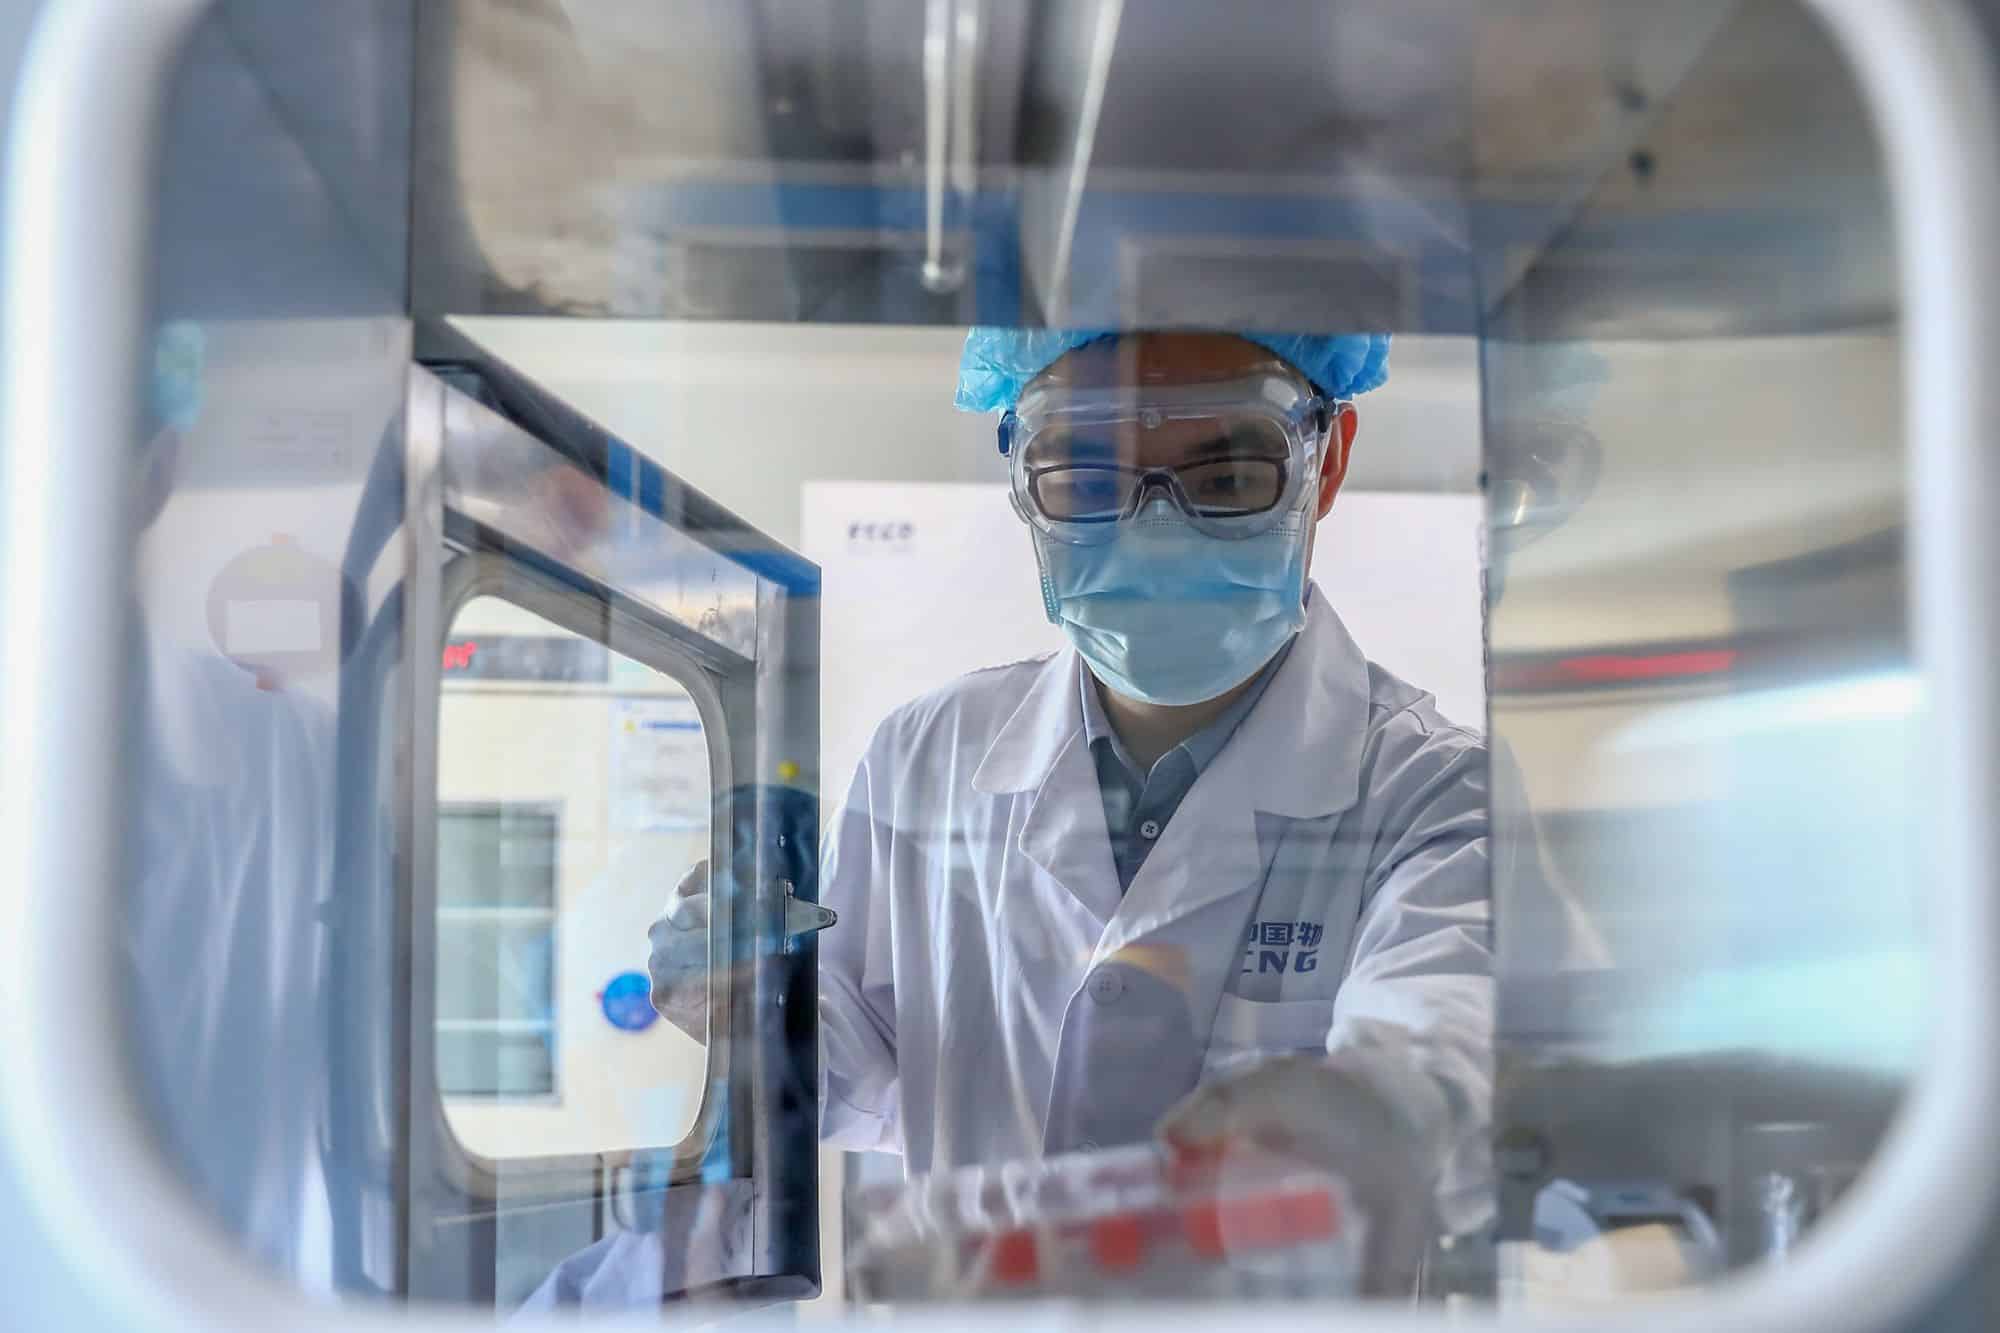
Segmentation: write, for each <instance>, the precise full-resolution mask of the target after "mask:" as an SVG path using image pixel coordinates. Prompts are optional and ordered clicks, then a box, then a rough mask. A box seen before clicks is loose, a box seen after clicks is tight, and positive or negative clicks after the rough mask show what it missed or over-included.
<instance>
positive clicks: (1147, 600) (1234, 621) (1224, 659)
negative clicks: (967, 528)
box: [1034, 498, 1307, 704]
mask: <svg viewBox="0 0 2000 1333" xmlns="http://www.w3.org/2000/svg"><path fill="white" fill-rule="evenodd" d="M1306 531H1307V523H1306V515H1305V514H1304V512H1303V511H1302V512H1299V513H1296V514H1294V515H1292V516H1290V517H1288V518H1287V519H1285V521H1284V522H1282V523H1280V524H1278V525H1277V526H1276V527H1274V528H1272V529H1271V530H1270V531H1268V532H1264V533H1261V534H1259V535H1258V536H1255V537H1246V538H1243V539H1241V540H1230V539H1227V538H1222V537H1211V536H1209V535H1208V534H1206V533H1204V532H1201V531H1199V530H1198V529H1196V528H1195V527H1194V525H1192V524H1191V523H1189V522H1188V521H1187V519H1186V518H1185V517H1184V516H1183V515H1182V514H1181V513H1180V511H1179V510H1177V509H1175V508H1174V507H1173V505H1172V504H1170V503H1169V502H1167V501H1166V500H1165V499H1164V498H1156V499H1155V500H1153V501H1152V502H1151V503H1149V504H1148V505H1147V506H1146V507H1145V508H1144V509H1143V510H1141V511H1140V513H1138V514H1137V515H1135V516H1134V517H1133V519H1132V520H1131V521H1130V522H1128V523H1124V524H1121V525H1120V527H1119V530H1118V535H1117V536H1116V537H1115V538H1113V539H1112V540H1111V541H1108V542H1105V543H1103V544H1101V545H1095V546H1073V545H1069V544H1067V543H1064V542H1059V541H1054V540H1052V539H1050V538H1048V537H1046V536H1044V535H1043V534H1042V533H1041V532H1040V531H1035V533H1034V538H1035V555H1036V559H1037V560H1038V561H1039V563H1040V564H1041V569H1042V605H1043V608H1044V609H1045V610H1046V611H1047V612H1048V616H1049V620H1050V621H1051V622H1052V623H1054V624H1056V625H1059V626H1061V627H1062V631H1063V634H1064V635H1065V636H1067V637H1068V639H1069V641H1070V643H1071V644H1073V645H1074V646H1075V648H1076V650H1077V652H1079V653H1081V654H1082V655H1083V659H1084V661H1086V662H1088V663H1089V664H1090V669H1091V672H1092V673H1093V674H1094V675H1096V677H1097V678H1098V679H1099V680H1100V681H1102V682H1104V684H1105V685H1107V686H1109V687H1110V688H1111V689H1114V690H1116V691H1118V693H1120V694H1122V695H1125V696H1126V697H1128V698H1132V699H1141V700H1144V701H1145V702H1147V703H1155V704H1193V703H1200V702H1202V701H1203V700H1205V699H1213V698H1215V697H1216V696H1217V695H1219V694H1223V693H1225V692H1227V691H1228V690H1230V689H1233V688H1234V687H1235V686H1237V685H1240V684H1242V683H1243V682H1244V681H1246V680H1248V679H1250V677H1252V676H1254V675H1256V674H1257V672H1258V670H1259V669H1260V668H1262V667H1263V665H1264V664H1265V663H1266V662H1268V661H1270V660H1271V659H1272V658H1273V657H1274V656H1276V655H1277V652H1278V650H1279V649H1280V648H1282V647H1284V646H1285V644H1286V643H1287V642H1288V641H1289V640H1290V639H1291V637H1292V636H1293V635H1294V634H1296V633H1298V631H1299V629H1300V628H1301V627H1302V626H1303V625H1304V624H1305V619H1306V608H1305V573H1306Z"/></svg>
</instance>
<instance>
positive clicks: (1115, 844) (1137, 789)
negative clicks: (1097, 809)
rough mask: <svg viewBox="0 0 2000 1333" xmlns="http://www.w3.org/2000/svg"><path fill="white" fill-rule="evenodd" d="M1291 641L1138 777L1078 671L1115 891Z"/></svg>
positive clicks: (1128, 883)
mask: <svg viewBox="0 0 2000 1333" xmlns="http://www.w3.org/2000/svg"><path fill="white" fill-rule="evenodd" d="M1295 642H1297V639H1296V636H1295V637H1294V638H1293V639H1292V641H1291V642H1288V643H1286V644H1285V646H1284V647H1283V648H1280V649H1279V650H1278V652H1277V655H1276V656H1275V657H1273V658H1272V659H1271V660H1270V661H1269V662H1266V663H1265V664H1264V666H1263V667H1262V669H1260V670H1259V671H1258V672H1257V675H1256V678H1255V679H1254V680H1252V681H1251V683H1250V688H1249V689H1247V690H1245V691H1243V693H1242V694H1241V695H1239V696H1237V698H1236V700H1235V702H1233V703H1231V704H1230V705H1229V707H1228V708H1227V709H1225V710H1223V712H1222V713H1221V714H1220V715H1218V716H1217V717H1216V719H1215V720H1214V721H1213V722H1210V723H1209V724H1208V725H1207V726H1205V727H1203V728H1202V729H1201V730H1200V731H1197V732H1196V733H1195V734H1194V735H1192V736H1190V737H1188V738H1187V739H1186V740H1184V741H1182V742H1181V743H1180V744H1179V745H1176V746H1175V747H1174V748H1173V749H1171V750H1169V751H1167V752H1166V753H1165V754H1163V755H1161V756H1160V757H1159V758H1158V759H1157V760H1155V761H1154V763H1153V767H1152V771H1150V772H1148V773H1147V774H1146V775H1145V776H1144V777H1143V778H1142V777H1140V775H1139V765H1138V764H1137V762H1135V761H1134V760H1133V758H1132V755H1131V753H1130V752H1129V751H1128V750H1126V748H1125V743H1124V742H1123V741H1121V740H1119V739H1118V733H1117V732H1116V731H1113V730H1112V728H1111V720H1110V719H1109V718H1107V717H1106V716H1105V715H1104V705H1103V704H1102V703H1101V702H1100V701H1099V700H1098V697H1097V688H1096V681H1095V680H1094V679H1093V678H1092V676H1091V674H1090V668H1089V667H1085V668H1084V669H1083V671H1082V673H1081V674H1082V677H1083V737H1084V740H1085V741H1086V742H1087V743H1088V744H1089V746H1090V755H1091V758H1092V759H1093V760H1094V761H1096V764H1097V789H1098V791H1099V793H1101V794H1102V796H1103V798H1104V828H1105V831H1106V832H1107V833H1109V834H1110V835H1111V860H1112V863H1113V864H1114V865H1115V866H1116V867H1117V868H1118V887H1119V888H1120V890H1124V889H1129V888H1131V887H1132V880H1133V877H1134V876H1136V875H1137V874H1138V873H1139V867H1140V866H1142V865H1144V864H1145V862H1146V854H1147V853H1148V852H1151V851H1152V850H1153V844H1154V843H1156V842H1158V841H1159V839H1160V834H1161V833H1162V832H1164V831H1165V830H1166V827H1167V821H1168V820H1170V819H1172V818H1173V817H1174V811H1176V810H1178V809H1180V804H1181V801H1182V800H1183V799H1184V798H1185V797H1186V796H1187V794H1188V790H1189V789H1190V788H1191V787H1193V786H1194V782H1195V779H1196V778H1198V777H1200V776H1201V773H1202V770H1203V769H1205V768H1207V767H1208V766H1209V764H1210V762H1211V761H1213V760H1214V758H1215V756H1217V755H1218V754H1221V753H1222V747H1223V746H1224V745H1226V744H1228V743H1229V738H1230V737H1231V736H1233V735H1235V734H1236V728H1237V727H1238V726H1240V725H1241V724H1242V722H1243V719H1244V718H1246V717H1248V716H1250V710H1251V709H1252V708H1255V707H1256V706H1257V701H1258V700H1259V699H1261V698H1263V696H1264V689H1265V687H1266V686H1268V685H1269V684H1270V683H1271V677H1273V676H1275V675H1277V674H1278V668H1279V667H1280V666H1283V665H1284V661H1285V658H1286V657H1287V656H1288V655H1289V654H1290V653H1291V651H1292V643H1295Z"/></svg>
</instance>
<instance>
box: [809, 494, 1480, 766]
mask: <svg viewBox="0 0 2000 1333" xmlns="http://www.w3.org/2000/svg"><path fill="white" fill-rule="evenodd" d="M802 490H803V495H802V508H803V513H802V516H801V518H802V522H801V525H800V539H801V540H800V544H801V546H802V548H803V554H805V555H806V557H807V558H809V559H811V560H813V561H814V562H816V563H817V564H818V565H819V566H820V568H821V570H822V572H823V574H822V585H821V604H820V605H821V631H820V746H821V753H820V771H821V774H822V781H823V783H824V794H825V795H826V796H827V797H828V798H829V799H830V800H838V799H840V798H841V797H843V796H844V795H845V794H846V788H847V783H848V780H849V777H850V775H851V774H852V773H853V771H854V766H855V764H856V763H858V762H859V760H860V758H861V752H862V750H863V748H865V746H866V745H867V743H868V737H869V735H870V734H871V733H872V732H873V731H874V728H875V724H876V723H877V722H879V721H880V720H881V719H882V718H883V716H885V715H886V714H887V713H889V712H890V711H891V710H892V709H894V708H895V707H897V706H898V705H899V704H903V703H906V702H908V701H909V700H910V699H913V698H915V697H916V696H918V695H920V694H923V693H924V692H926V691H928V690H932V689H936V688H937V687H938V686H940V685H943V684H945V683H946V682H948V681H950V680H952V679H954V678H956V677H958V676H961V675H963V674H965V673H966V672H968V671H973V670H976V669H978V668H980V667H986V666H995V665H999V664H1001V663H1005V662H1013V661H1018V660H1020V659H1021V658H1024V657H1031V656H1034V655H1036V654H1038V653H1045V652H1050V651H1053V650H1054V649H1057V648H1060V647H1061V646H1062V642H1063V639H1062V635H1061V633H1060V632H1059V631H1058V630H1057V629H1056V628H1055V627H1054V626H1053V625H1051V624H1049V623H1048V620H1047V618H1046V617H1045V616H1044V615H1043V614H1042V599H1041V591H1040V588H1039V586H1038V582H1037V575H1036V572H1035V557H1034V553H1033V548H1032V547H1031V546H1030V544H1029V539H1028V533H1027V529H1026V528H1024V527H1023V526H1022V524H1021V521H1020V519H1019V518H1017V517H1016V516H1015V514H1014V511H1013V509H1012V508H1011V507H1010V506H1009V504H1008V502H1007V488H1006V487H1005V486H1003V485H982V484H945V483H910V482H814V483H809V484H808V485H806V486H805V487H803V488H802ZM1480 519H1481V513H1480V499H1479V497H1478V496H1476V495H1412V494H1392V493H1379V492H1378V493H1370V494H1355V495H1345V496H1342V497H1341V499H1340V501H1339V503H1338V505H1337V506H1336V507H1335V510H1334V512H1333V513H1332V514H1331V515H1329V516H1328V518H1327V520H1326V521H1325V522H1324V523H1322V524H1321V525H1320V528H1319V535H1318V538H1317V539H1316V545H1315V548H1314V552H1313V565H1312V573H1313V577H1314V578H1315V579H1316V580H1317V581H1318V582H1319V585H1320V586H1321V588H1323V589H1325V591H1326V594H1327V597H1328V598H1329V600H1330V601H1331V602H1332V603H1333V606H1334V609H1335V610H1337V611H1338V612H1339V613H1340V616H1341V619H1342V620H1343V621H1344V622H1345V623H1346V625H1347V627H1348V629H1349V630H1350V631H1351V632H1352V633H1353V635H1354V637H1355V640H1356V642H1358V643H1359V644H1360V645H1361V648H1362V651H1363V652H1365V653H1367V654H1368V656H1369V657H1370V658H1371V659H1373V660H1374V661H1376V662H1379V663H1380V664H1381V665H1382V666H1384V667H1386V668H1387V669H1388V670H1390V671H1392V672H1394V673H1395V674H1396V675H1398V676H1401V677H1402V678H1404V679H1405V680H1408V681H1409V682H1410V683H1412V684H1414V685H1417V686H1419V687H1421V688H1423V689H1426V690H1429V691H1431V692H1432V693H1433V694H1435V695H1436V696H1437V698H1438V706H1439V708H1441V709H1442V710H1443V712H1444V713H1445V715H1446V716H1447V717H1450V718H1451V719H1452V720H1453V721H1457V722H1463V723H1465V724H1466V725H1468V726H1475V727H1481V728H1483V727H1484V723H1485V716H1486V696H1485V671H1484V666H1483V648H1482V626H1481V624H1480V576H1479V523H1480Z"/></svg>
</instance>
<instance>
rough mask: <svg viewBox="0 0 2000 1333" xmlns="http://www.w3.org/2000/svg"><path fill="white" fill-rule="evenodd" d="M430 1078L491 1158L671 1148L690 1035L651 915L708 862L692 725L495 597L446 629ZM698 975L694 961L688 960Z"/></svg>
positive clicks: (693, 1083) (612, 657)
mask: <svg viewBox="0 0 2000 1333" xmlns="http://www.w3.org/2000/svg"><path fill="white" fill-rule="evenodd" d="M442 674H443V686H442V699H441V702H440V705H439V726H438V825H437V866H438V870H437V907H436V941H437V949H436V1005H437V1008H436V1018H435V1022H434V1025H433V1026H434V1038H435V1049H436V1072H437V1079H438V1087H439V1091H440V1093H441V1094H442V1095H443V1097H444V1099H445V1114H446V1118H447V1120H448V1122H449V1124H450V1126H451V1128H452V1131H453V1133H454V1134H455V1135H456V1136H457V1137H458V1139H459V1140H460V1142H461V1144H462V1145H463V1146H464V1147H465V1148H466V1149H467V1150H469V1151H471V1152H472V1153H475V1154H477V1155H479V1156H481V1157H484V1158H488V1159H492V1160H493V1161H495V1162H504V1161H508V1160H515V1159H532V1158H542V1157H551V1156H560V1155H565V1154H574V1153H597V1152H607V1151H614V1150H619V1149H628V1148H662V1147H671V1146H672V1145H673V1144H675V1143H677V1142H678V1141H679V1140H680V1139H682V1138H683V1137H684V1136H685V1135H686V1134H687V1132H688V1130H689V1129H690V1128H691V1127H692V1125H693V1124H694V1121H695V1117H696V1114H697V1112H698V1111H699V1109H700V1105H701V1098H702V1093H703V1086H704V1080H705V1079H706V1076H707V1058H706V1054H705V1051H704V1041H703V1038H704V1036H705V1029H704V1028H703V1027H702V1026H701V1025H700V1024H699V1023H696V1024H691V1025H688V1026H687V1027H686V1028H681V1027H676V1026H674V1025H672V1024H668V1023H665V1022H660V1021H658V1016H657V1015H656V1014H655V1013H654V1012H653V1009H652V1006H651V1005H650V1003H649V1002H648V1001H647V998H646V997H647V991H646V988H645V986H644V985H643V981H644V976H645V968H646V928H647V925H648V923H649V922H650V921H651V920H652V918H653V916H654V915H655V914H656V913H657V912H658V910H659V907H660V904H661V903H663V902H664V901H666V899H667V896H668V894H669V893H670V892H671V891H672V889H673V887H674V885H675V883H676V881H677V880H678V878H679V875H680V872H681V871H682V870H683V869H685V868H686V867H687V866H689V865H692V864H694V863H695V862H696V861H699V860H700V859H701V858H703V857H704V856H706V855H707V850H708V838H709V804H710V798H709V774H708V750H707V738H706V735H705V733H704V731H703V726H702V722H701V718H700V716H699V714H698V713H697V711H696V709H695V705H694V701H693V700H692V699H691V698H690V697H689V696H688V694H687V693H686V691H685V690H683V689H682V688H681V687H680V686H679V685H678V684H676V683H675V682H674V681H673V680H672V679H670V678H669V677H667V676H665V675H662V674H660V673H659V672H656V671H654V670H652V669H651V668H649V667H647V666H646V665H644V664H643V663H641V662H639V661H637V660H635V659H634V658H632V657H629V656H627V655H625V654H623V653H620V652H618V651H615V650H613V649H609V648H606V647H605V646H604V645H603V644H601V643H597V642H595V641H593V640H591V639H589V638H587V637H585V636H582V635H578V634H574V633H571V632H570V631H569V630H567V629H564V628H563V627H561V626H558V625H556V624H554V623H552V622H550V621H548V620H546V619H544V618H542V617H540V616H536V615H534V614H532V613H530V612H528V611H526V610H524V609H522V608H520V607H518V606H515V605H513V604H512V603H510V602H507V601H505V600H502V599H500V598H496V597H480V598H475V599H474V600H473V601H471V602H469V603H468V604H467V605H466V606H465V607H464V608H463V609H462V610H461V611H460V612H459V614H458V615H457V617H456V618H455V619H454V621H453V623H452V625H451V628H450V632H449V633H448V634H447V636H446V642H445V646H444V654H443V660H442ZM686 966H687V968H688V970H689V971H690V972H691V973H692V974H693V975H691V976H690V978H689V979H688V980H689V984H691V985H693V986H695V987H697V988H699V987H703V986H705V985H706V971H707V963H706V958H705V957H703V956H700V955H699V954H696V955H691V956H690V958H689V959H687V960H686Z"/></svg>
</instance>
